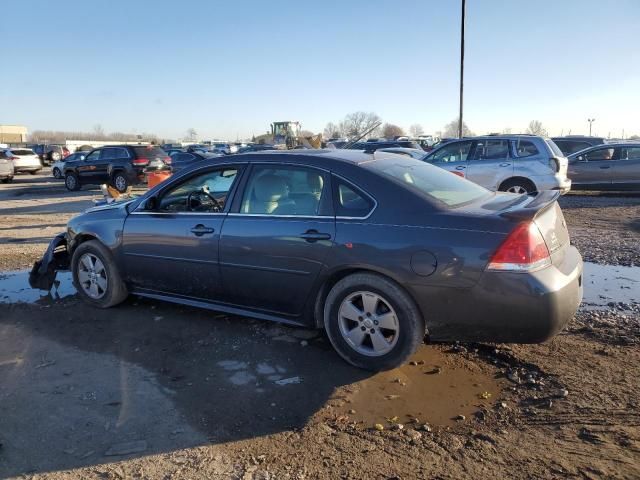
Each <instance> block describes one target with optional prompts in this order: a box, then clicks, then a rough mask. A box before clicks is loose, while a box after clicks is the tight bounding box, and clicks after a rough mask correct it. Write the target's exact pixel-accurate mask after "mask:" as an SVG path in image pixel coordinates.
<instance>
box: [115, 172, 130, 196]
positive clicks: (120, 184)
mask: <svg viewBox="0 0 640 480" xmlns="http://www.w3.org/2000/svg"><path fill="white" fill-rule="evenodd" d="M113 183H115V187H116V188H117V189H118V191H120V192H123V191H124V190H125V189H126V188H127V180H126V179H125V178H124V177H123V176H122V175H117V176H116V178H114V179H113Z"/></svg>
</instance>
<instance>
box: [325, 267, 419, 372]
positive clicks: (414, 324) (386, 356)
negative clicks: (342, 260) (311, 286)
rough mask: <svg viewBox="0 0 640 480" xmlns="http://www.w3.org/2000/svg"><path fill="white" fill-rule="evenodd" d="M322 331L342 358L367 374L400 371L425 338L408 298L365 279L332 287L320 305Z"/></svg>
mask: <svg viewBox="0 0 640 480" xmlns="http://www.w3.org/2000/svg"><path fill="white" fill-rule="evenodd" d="M324 326H325V329H326V331H327V335H328V337H329V340H330V341H331V344H332V345H333V347H334V348H335V349H336V351H337V352H338V354H339V355H340V356H341V357H342V358H344V359H345V360H346V361H347V362H349V363H351V364H352V365H355V366H356V367H359V368H364V369H366V370H373V371H378V370H388V369H391V368H395V367H398V366H400V365H402V364H403V363H404V362H405V361H406V360H407V359H408V358H409V357H410V356H411V355H412V354H413V353H414V352H415V351H416V349H417V348H418V346H419V345H420V343H421V342H422V341H423V340H424V335H425V325H424V321H423V320H422V316H421V315H420V312H419V311H418V308H417V307H416V305H415V303H414V302H413V300H412V299H411V298H410V297H409V295H408V294H407V293H406V292H405V291H404V290H403V289H402V288H401V287H400V286H398V285H397V284H395V283H394V282H392V281H391V280H388V279H387V278H385V277H382V276H380V275H376V274H369V273H358V274H354V275H350V276H348V277H345V278H344V279H342V280H340V281H339V282H338V283H336V285H335V286H334V287H333V288H332V289H331V291H330V292H329V295H328V296H327V299H326V301H325V307H324Z"/></svg>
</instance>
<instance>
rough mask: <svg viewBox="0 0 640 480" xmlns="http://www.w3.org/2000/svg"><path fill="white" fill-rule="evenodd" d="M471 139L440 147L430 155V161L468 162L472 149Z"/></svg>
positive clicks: (428, 159)
mask: <svg viewBox="0 0 640 480" xmlns="http://www.w3.org/2000/svg"><path fill="white" fill-rule="evenodd" d="M472 144H473V142H472V141H471V140H469V141H466V142H453V143H450V144H448V145H445V146H443V147H442V148H440V149H438V150H437V151H435V152H434V153H433V155H431V156H430V157H428V158H427V159H426V160H427V161H428V162H444V163H453V162H466V161H467V157H468V156H469V152H470V151H471V145H472Z"/></svg>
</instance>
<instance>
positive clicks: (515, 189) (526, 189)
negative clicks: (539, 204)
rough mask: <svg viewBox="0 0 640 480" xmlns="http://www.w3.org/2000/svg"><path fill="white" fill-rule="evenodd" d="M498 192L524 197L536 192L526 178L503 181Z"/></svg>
mask: <svg viewBox="0 0 640 480" xmlns="http://www.w3.org/2000/svg"><path fill="white" fill-rule="evenodd" d="M498 190H500V191H501V192H511V193H521V194H524V195H527V194H529V193H533V192H535V191H537V189H536V186H535V185H534V184H533V182H532V181H531V180H527V179H526V178H510V179H509V180H505V181H504V182H503V183H502V185H500V188H499V189H498Z"/></svg>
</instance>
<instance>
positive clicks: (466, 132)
mask: <svg viewBox="0 0 640 480" xmlns="http://www.w3.org/2000/svg"><path fill="white" fill-rule="evenodd" d="M458 122H459V120H458V119H457V118H456V119H455V120H451V121H450V122H449V123H447V124H446V125H445V126H444V129H443V130H442V135H441V137H444V138H447V137H457V136H458ZM474 135H475V133H473V132H472V131H471V129H470V128H469V127H468V126H467V124H466V123H464V121H463V122H462V136H463V137H473V136H474Z"/></svg>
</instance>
